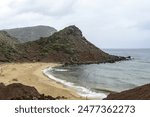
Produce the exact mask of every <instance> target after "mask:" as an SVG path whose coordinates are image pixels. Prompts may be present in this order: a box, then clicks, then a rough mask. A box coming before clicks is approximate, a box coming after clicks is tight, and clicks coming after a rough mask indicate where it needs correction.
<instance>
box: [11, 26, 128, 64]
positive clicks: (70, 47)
mask: <svg viewBox="0 0 150 117" xmlns="http://www.w3.org/2000/svg"><path fill="white" fill-rule="evenodd" d="M16 48H17V52H18V54H17V55H16V53H15V54H14V52H13V55H14V56H13V57H12V58H11V61H16V62H33V61H34V62H36V61H40V62H61V63H64V64H83V63H85V64H87V63H104V62H115V61H120V60H126V58H125V57H118V56H112V55H109V54H107V53H105V52H103V51H102V50H100V49H99V48H97V47H96V46H94V45H93V44H91V43H90V42H89V41H87V40H86V39H85V37H84V36H83V35H82V32H81V31H80V30H79V29H78V28H77V27H76V26H69V27H66V28H65V29H63V30H61V31H59V32H56V33H54V34H53V35H52V36H50V37H46V38H44V37H41V38H40V39H39V40H36V41H32V42H27V43H22V44H18V45H17V46H16ZM10 53H11V54H12V52H10Z"/></svg>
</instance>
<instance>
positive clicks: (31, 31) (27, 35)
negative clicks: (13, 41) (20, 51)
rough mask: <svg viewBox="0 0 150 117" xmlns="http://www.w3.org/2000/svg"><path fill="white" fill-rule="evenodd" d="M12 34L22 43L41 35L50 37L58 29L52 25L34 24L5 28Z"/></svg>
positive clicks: (36, 38)
mask: <svg viewBox="0 0 150 117" xmlns="http://www.w3.org/2000/svg"><path fill="white" fill-rule="evenodd" d="M4 31H6V32H7V33H8V34H9V35H10V36H12V37H15V38H17V39H18V40H19V41H20V42H21V43H25V42H28V41H35V40H38V39H39V38H40V37H49V36H51V35H52V34H53V33H55V32H57V30H56V29H55V28H53V27H50V26H43V25H39V26H32V27H22V28H14V29H5V30H4Z"/></svg>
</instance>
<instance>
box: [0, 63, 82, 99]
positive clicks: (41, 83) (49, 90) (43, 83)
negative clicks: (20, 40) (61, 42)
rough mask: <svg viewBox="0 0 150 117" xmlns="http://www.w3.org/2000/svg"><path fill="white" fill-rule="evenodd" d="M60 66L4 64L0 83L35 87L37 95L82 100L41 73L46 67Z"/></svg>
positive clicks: (1, 67)
mask: <svg viewBox="0 0 150 117" xmlns="http://www.w3.org/2000/svg"><path fill="white" fill-rule="evenodd" d="M56 66H60V64H57V63H42V62H39V63H4V64H1V65H0V82H2V83H4V84H5V85H8V84H12V83H21V84H24V85H28V86H32V87H35V88H36V89H37V90H38V92H39V93H41V94H45V95H50V96H53V97H57V96H64V97H66V98H67V99H83V98H82V97H81V96H79V95H78V94H77V93H76V92H75V91H74V90H73V89H69V88H67V87H64V85H62V84H59V83H57V82H55V81H53V80H50V79H49V78H47V77H46V76H44V74H43V73H42V70H44V69H45V68H48V67H56Z"/></svg>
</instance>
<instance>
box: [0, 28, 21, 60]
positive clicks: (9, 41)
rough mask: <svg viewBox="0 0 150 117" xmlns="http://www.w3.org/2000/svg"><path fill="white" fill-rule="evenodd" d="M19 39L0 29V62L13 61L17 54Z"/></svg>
mask: <svg viewBox="0 0 150 117" xmlns="http://www.w3.org/2000/svg"><path fill="white" fill-rule="evenodd" d="M17 43H19V41H18V40H17V39H16V38H14V37H11V36H10V35H9V34H8V33H7V32H5V31H0V62H8V61H12V60H13V57H14V55H15V56H17V49H16V44H17Z"/></svg>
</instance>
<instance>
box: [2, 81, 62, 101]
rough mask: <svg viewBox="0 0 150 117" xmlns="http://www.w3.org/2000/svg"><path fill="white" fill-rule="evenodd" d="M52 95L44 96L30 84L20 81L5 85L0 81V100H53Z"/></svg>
mask: <svg viewBox="0 0 150 117" xmlns="http://www.w3.org/2000/svg"><path fill="white" fill-rule="evenodd" d="M55 99H58V97H56V98H54V97H52V96H45V95H44V94H39V92H38V91H37V90H36V89H35V88H34V87H30V86H26V85H23V84H20V83H13V84H10V85H7V86H5V85H4V84H3V83H0V100H55ZM59 99H64V97H61V96H60V97H59Z"/></svg>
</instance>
